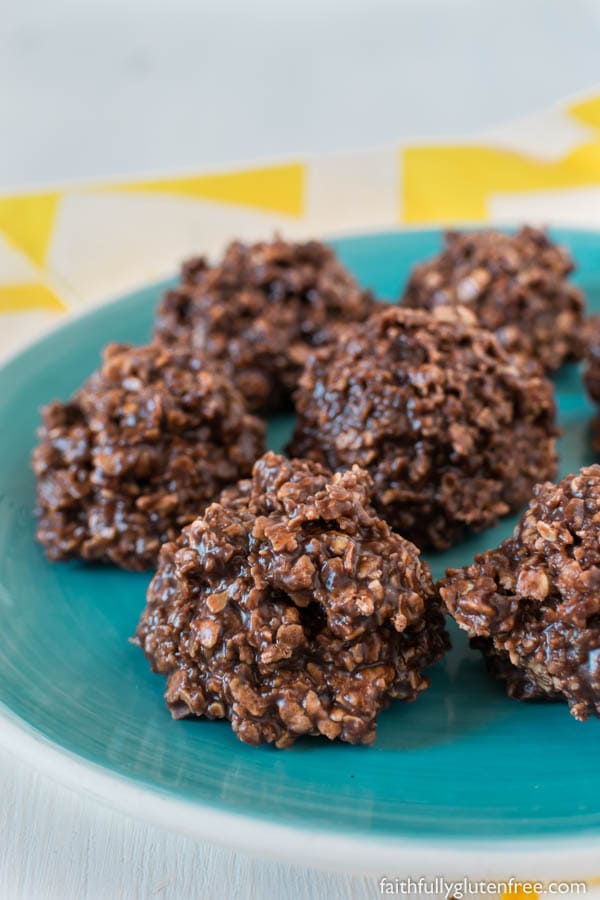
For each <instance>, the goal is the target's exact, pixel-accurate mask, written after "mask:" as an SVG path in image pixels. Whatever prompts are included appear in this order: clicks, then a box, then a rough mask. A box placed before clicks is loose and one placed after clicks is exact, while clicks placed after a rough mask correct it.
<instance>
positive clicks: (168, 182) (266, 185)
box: [102, 163, 305, 216]
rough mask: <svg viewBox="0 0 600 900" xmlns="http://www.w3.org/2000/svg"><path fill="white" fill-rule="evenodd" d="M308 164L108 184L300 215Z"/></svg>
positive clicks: (112, 188) (114, 188)
mask: <svg viewBox="0 0 600 900" xmlns="http://www.w3.org/2000/svg"><path fill="white" fill-rule="evenodd" d="M304 182H305V166H304V165H303V164H302V163H290V164H288V165H282V166H269V167H268V168H259V169H247V170H245V171H241V172H230V173H217V174H214V175H199V176H197V177H196V176H191V177H184V178H163V179H150V180H145V181H131V182H123V183H116V184H111V185H107V186H106V187H104V188H102V189H103V190H109V191H126V192H135V193H144V194H147V193H153V194H156V193H158V194H172V195H174V196H179V197H186V198H188V199H190V200H215V201H217V202H220V203H232V204H235V205H237V206H250V207H254V208H256V209H261V210H265V211H267V212H279V213H284V214H286V215H289V216H301V215H302V214H303V211H304Z"/></svg>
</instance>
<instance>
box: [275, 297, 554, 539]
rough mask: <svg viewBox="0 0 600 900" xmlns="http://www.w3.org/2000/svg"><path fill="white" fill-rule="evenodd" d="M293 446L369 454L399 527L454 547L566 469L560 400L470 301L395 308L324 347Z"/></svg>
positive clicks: (304, 385)
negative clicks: (559, 459)
mask: <svg viewBox="0 0 600 900" xmlns="http://www.w3.org/2000/svg"><path fill="white" fill-rule="evenodd" d="M295 399H296V408H297V412H298V422H297V426H296V431H295V433H294V436H293V438H292V441H291V444H290V448H289V449H290V452H291V454H292V455H294V456H306V457H309V458H311V459H314V460H316V461H318V462H321V463H323V464H324V465H327V466H329V467H330V468H332V469H342V468H345V467H348V466H351V465H353V464H354V463H357V464H358V465H360V466H362V467H363V468H365V469H367V470H368V471H369V473H370V474H371V477H372V478H373V481H374V484H375V495H374V501H375V506H376V508H377V509H378V511H379V512H380V514H381V515H382V516H383V517H384V518H385V519H387V521H388V522H389V523H390V525H391V526H392V528H393V529H394V530H396V531H398V532H399V533H400V534H403V535H404V536H405V537H407V538H408V539H410V540H412V541H414V542H415V543H416V544H417V545H418V546H420V547H424V546H433V547H437V548H444V547H448V546H449V545H450V544H451V543H452V542H454V541H456V540H457V539H458V538H459V537H460V536H461V533H462V530H463V528H464V526H468V527H469V528H472V529H475V530H480V529H482V528H486V527H487V526H489V525H492V524H493V523H494V522H495V521H496V520H497V518H498V517H499V516H502V515H504V514H505V513H507V512H508V511H509V510H511V509H515V508H517V507H519V506H520V505H521V504H523V503H524V502H525V501H526V500H527V499H528V498H529V496H530V493H531V488H532V487H533V485H534V484H535V482H536V481H537V480H538V479H539V477H540V475H542V476H543V477H552V476H553V475H554V474H555V471H556V455H555V448H554V444H555V434H556V429H555V425H554V416H555V410H554V401H553V396H552V387H551V385H550V383H549V382H548V381H547V380H546V379H545V378H544V377H542V376H541V374H540V372H539V370H538V367H537V366H533V367H531V366H529V367H528V368H527V369H526V368H522V367H520V366H519V365H517V363H516V362H515V361H514V360H511V359H509V357H508V356H507V355H506V353H505V352H504V351H503V350H502V348H501V347H500V345H499V344H498V342H497V340H496V338H495V337H494V335H493V334H492V333H491V332H489V331H487V330H485V329H483V328H480V327H479V326H478V325H477V323H476V321H475V318H474V316H473V315H472V314H471V313H470V312H469V311H468V310H466V309H465V308H463V307H456V308H452V307H448V306H446V307H440V308H439V309H436V310H434V311H433V313H430V312H427V311H425V310H412V309H402V308H398V307H389V308H387V309H385V310H383V311H381V312H377V313H375V314H373V315H372V316H371V317H370V318H369V320H368V321H367V322H366V323H365V324H364V325H361V326H360V327H356V328H353V329H347V331H346V333H345V336H344V340H341V341H339V342H337V343H336V344H332V345H330V346H327V347H325V348H323V349H322V350H319V351H317V352H316V353H315V354H314V355H313V357H312V358H311V359H310V361H309V362H308V364H307V367H306V370H305V372H304V374H303V376H302V378H301V380H300V386H299V388H298V391H297V392H296V395H295Z"/></svg>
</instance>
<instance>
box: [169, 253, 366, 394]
mask: <svg viewBox="0 0 600 900" xmlns="http://www.w3.org/2000/svg"><path fill="white" fill-rule="evenodd" d="M374 303H375V301H374V299H373V297H372V295H371V294H370V293H369V292H368V291H364V290H362V288H360V287H359V285H358V284H357V282H356V281H355V280H354V278H353V276H352V275H351V274H350V273H349V272H348V271H347V270H346V269H345V268H344V267H343V266H342V264H341V263H340V262H339V260H338V259H337V258H336V256H335V254H334V253H333V251H332V250H331V249H330V248H329V247H326V246H325V245H324V244H321V243H319V242H318V241H308V242H307V243H299V244H294V243H289V242H287V241H283V240H280V239H276V240H274V241H270V242H262V243H257V244H251V245H247V244H242V243H239V242H234V243H232V244H230V245H229V247H228V248H227V249H226V251H225V254H224V256H223V258H222V260H221V261H220V262H219V263H218V264H217V265H215V266H210V265H209V264H208V262H207V261H206V259H204V258H203V257H199V258H197V259H191V260H189V261H188V262H186V263H184V265H183V269H182V278H181V284H180V285H179V286H178V287H176V288H175V289H173V290H171V291H168V292H167V294H166V295H165V297H164V299H163V300H162V302H161V304H160V306H159V308H158V313H157V321H156V328H155V338H156V340H157V341H159V342H160V343H162V344H166V345H168V346H173V345H178V346H186V347H188V348H190V349H192V350H193V351H194V352H197V353H202V354H206V355H208V356H210V357H212V358H214V359H216V360H218V361H219V362H220V363H221V365H223V366H224V367H225V370H226V372H227V374H228V375H229V377H230V378H231V379H232V380H233V381H234V382H235V384H236V385H237V387H238V388H239V390H240V391H241V392H242V394H243V395H244V397H245V399H246V402H247V404H248V406H249V408H251V409H253V410H261V411H273V410H275V409H277V408H278V407H284V406H286V405H289V399H290V394H291V392H292V391H293V389H294V388H295V386H296V383H297V381H298V377H299V375H300V372H301V371H302V367H303V366H304V363H305V362H306V359H307V357H308V355H309V353H310V351H311V349H312V348H313V347H317V346H319V345H321V344H323V343H324V342H325V341H326V340H327V339H328V338H329V337H330V336H331V329H332V328H335V326H336V325H338V324H340V323H344V322H362V321H363V320H364V319H366V318H367V316H368V315H369V314H370V313H371V311H372V310H373V308H374Z"/></svg>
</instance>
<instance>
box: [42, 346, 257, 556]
mask: <svg viewBox="0 0 600 900" xmlns="http://www.w3.org/2000/svg"><path fill="white" fill-rule="evenodd" d="M264 434H265V429H264V425H263V423H262V422H260V421H259V420H258V419H257V418H255V417H254V416H251V415H250V414H248V413H247V412H246V408H245V405H244V402H243V400H242V397H241V396H240V394H239V393H238V391H237V390H236V389H235V388H234V387H233V386H232V385H231V383H230V382H229V380H228V379H227V378H226V377H224V376H223V375H220V374H218V373H217V372H213V371H208V370H207V369H204V368H202V367H201V365H200V363H199V362H198V360H196V359H193V358H192V357H190V356H189V354H186V353H184V352H182V351H181V350H176V351H171V350H168V349H165V348H161V347H155V346H148V347H129V346H123V345H119V344H112V345H110V346H108V347H107V348H106V350H105V352H104V360H103V364H102V367H101V369H100V370H99V371H98V372H96V373H95V374H94V375H92V376H91V378H90V379H89V380H88V381H86V383H85V384H84V385H83V387H82V388H81V389H80V390H79V391H77V393H76V394H75V395H74V396H73V398H72V399H71V400H70V401H68V402H67V403H58V402H57V403H51V404H50V405H49V406H47V407H46V408H45V409H44V411H43V425H42V427H41V429H40V431H39V438H40V444H39V446H38V447H37V448H36V450H35V451H34V455H33V468H34V470H35V474H36V475H37V516H38V527H37V539H38V540H39V541H40V543H41V544H42V545H43V546H44V548H45V550H46V552H47V554H48V556H49V557H50V559H53V560H62V559H70V558H72V557H81V558H82V559H86V560H92V559H98V560H103V561H106V562H112V563H115V564H116V565H118V566H122V567H123V568H127V569H138V570H141V569H147V568H149V567H151V566H152V565H154V564H155V563H156V560H157V558H158V551H159V549H160V545H161V544H162V543H164V542H165V541H168V540H173V539H174V538H175V537H176V536H177V535H178V534H179V532H180V531H181V529H182V527H183V526H184V525H186V524H187V523H188V522H191V521H192V520H193V519H195V518H196V516H197V515H199V513H201V512H202V510H203V509H204V508H205V506H206V505H207V503H209V502H210V501H211V500H213V499H214V498H215V497H216V496H217V495H218V494H219V493H220V491H221V490H222V488H223V487H224V486H225V485H228V484H231V483H232V482H235V481H237V480H238V478H240V477H242V476H244V475H248V474H249V473H250V471H251V470H252V465H253V463H254V461H255V460H256V458H257V457H258V456H260V454H261V453H262V452H263V450H264Z"/></svg>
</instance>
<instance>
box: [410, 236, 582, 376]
mask: <svg viewBox="0 0 600 900" xmlns="http://www.w3.org/2000/svg"><path fill="white" fill-rule="evenodd" d="M573 268H574V266H573V261H572V259H571V257H570V256H569V254H568V253H567V251H566V250H565V249H564V248H563V247H559V246H557V245H556V244H553V243H552V241H550V240H549V239H548V237H547V235H546V234H545V232H544V231H540V230H539V229H537V228H528V227H525V228H522V229H521V230H520V231H519V232H518V233H517V234H515V235H506V234H501V233H500V232H497V231H480V232H474V233H472V234H461V233H459V232H455V231H450V232H448V233H447V234H446V248H445V250H444V251H443V252H442V253H440V254H439V256H436V257H434V258H433V259H431V260H429V261H428V262H425V263H422V264H421V265H418V266H416V267H415V268H414V269H413V272H412V275H411V277H410V280H409V282H408V286H407V288H406V291H405V293H404V297H403V301H402V302H403V303H404V305H405V306H410V307H424V308H426V309H434V308H435V307H437V306H441V305H444V304H447V303H449V304H452V305H457V304H462V305H466V306H468V307H469V308H470V309H471V310H472V311H473V312H474V313H475V314H476V315H477V318H478V319H479V321H480V322H481V324H482V325H485V327H486V328H489V329H490V330H491V331H493V332H495V334H496V336H497V338H498V340H499V341H500V343H501V344H502V345H503V346H504V347H505V348H506V349H507V350H508V351H509V352H510V353H513V354H517V355H519V356H522V357H524V358H525V359H534V360H537V361H538V362H539V363H541V365H542V366H543V367H544V368H545V369H546V370H548V371H551V370H554V369H558V368H559V367H560V366H561V365H562V364H563V362H565V360H568V359H577V358H579V357H580V355H581V341H580V328H581V324H582V319H583V310H584V299H583V295H582V293H581V291H580V290H579V289H578V288H576V287H575V285H573V284H572V283H571V282H570V281H569V280H568V278H567V276H568V275H569V274H570V272H572V271H573Z"/></svg>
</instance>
